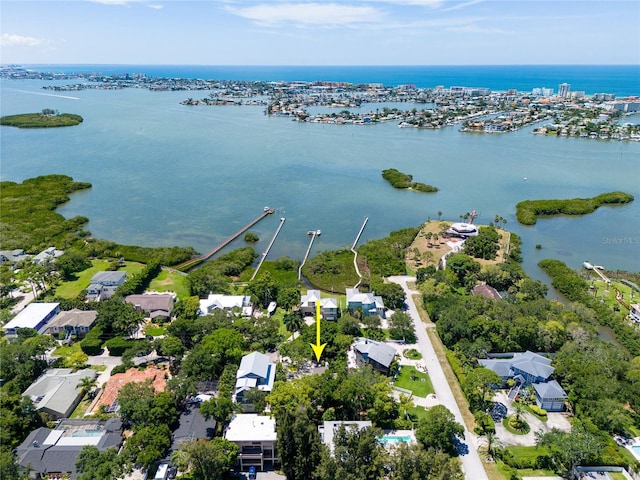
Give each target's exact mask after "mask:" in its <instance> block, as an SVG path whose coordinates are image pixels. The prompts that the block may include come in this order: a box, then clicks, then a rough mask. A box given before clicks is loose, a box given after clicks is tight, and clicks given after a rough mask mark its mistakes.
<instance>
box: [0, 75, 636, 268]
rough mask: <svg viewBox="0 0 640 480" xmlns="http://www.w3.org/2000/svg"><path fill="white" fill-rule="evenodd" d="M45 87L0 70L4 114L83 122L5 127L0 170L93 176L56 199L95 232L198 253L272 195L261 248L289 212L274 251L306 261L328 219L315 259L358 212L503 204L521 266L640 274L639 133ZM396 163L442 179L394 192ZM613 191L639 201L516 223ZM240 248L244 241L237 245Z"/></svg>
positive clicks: (380, 232) (405, 218) (417, 219)
mask: <svg viewBox="0 0 640 480" xmlns="http://www.w3.org/2000/svg"><path fill="white" fill-rule="evenodd" d="M466 83H471V82H466ZM41 86H42V83H41V82H38V81H2V83H1V84H0V87H1V91H0V94H1V103H0V105H1V113H2V115H7V114H13V113H23V112H31V111H40V110H41V109H43V108H54V109H57V110H59V111H60V112H71V113H78V114H80V115H82V116H83V117H84V119H85V121H84V123H82V124H81V125H80V126H77V127H71V128H64V129H50V130H19V129H14V128H9V127H4V128H2V129H1V130H0V135H1V136H2V138H1V143H0V148H1V152H0V153H1V165H0V166H1V168H0V177H1V178H2V180H14V181H20V180H23V179H25V178H29V177H33V176H37V175H44V174H49V173H64V174H68V175H71V176H72V177H74V178H75V179H77V180H81V181H88V182H91V183H92V184H93V188H92V189H90V190H88V191H83V192H78V193H76V194H74V195H73V196H72V200H71V201H70V202H69V203H67V204H66V205H64V206H63V207H62V208H61V209H60V210H59V211H60V212H61V213H62V214H63V215H65V216H74V215H85V216H87V217H89V218H90V220H91V221H90V223H89V225H88V229H89V230H90V231H91V232H92V233H93V234H94V235H95V236H97V237H100V238H107V239H110V240H113V241H116V242H119V243H125V244H139V245H149V246H157V245H192V246H194V247H195V248H196V249H197V250H199V251H200V252H205V251H208V250H209V249H211V248H212V247H213V246H215V245H217V244H218V243H220V242H221V241H222V240H224V239H225V238H227V237H228V236H229V235H230V234H231V233H233V232H235V231H236V230H238V229H239V228H240V227H241V226H243V225H244V224H246V223H247V222H248V221H249V220H251V219H253V218H255V217H256V216H257V215H258V214H259V213H260V212H262V209H263V207H264V206H265V205H269V206H271V207H274V208H276V209H277V212H276V214H275V215H272V216H270V217H267V218H266V219H265V220H263V221H261V222H260V223H259V224H258V225H256V226H255V227H254V228H253V229H252V231H255V232H256V233H257V234H258V235H259V236H260V239H261V241H260V242H259V243H258V244H257V246H256V250H257V251H258V252H260V251H263V250H264V249H265V248H266V245H267V244H268V242H269V240H270V239H271V236H272V234H273V232H274V231H275V229H276V227H277V225H278V223H279V222H278V219H279V218H280V217H286V219H287V220H286V223H285V225H284V227H283V229H282V231H281V233H280V235H279V237H278V240H277V241H276V242H275V244H274V246H273V249H272V251H271V253H270V258H276V257H278V256H281V255H288V256H290V257H292V258H296V259H301V258H302V256H303V255H304V252H305V250H306V247H307V245H308V241H309V239H308V236H307V232H308V231H309V230H314V229H321V230H322V236H321V237H317V238H316V240H315V242H314V245H313V249H312V252H311V254H312V256H313V255H314V254H315V253H317V252H318V251H321V250H328V249H335V248H349V247H350V246H351V244H352V242H353V240H354V238H355V236H356V234H357V233H358V230H359V229H360V226H361V224H362V221H363V219H364V218H365V217H369V222H368V224H367V227H366V229H365V231H364V233H363V236H362V238H361V242H365V241H367V240H369V239H373V238H380V237H383V236H385V235H387V234H388V233H389V232H390V231H392V230H395V229H399V228H405V227H409V226H416V225H419V224H420V223H421V222H424V221H425V220H427V219H428V218H431V219H436V218H437V212H438V211H441V212H442V217H443V218H444V219H449V220H458V219H459V216H460V215H462V214H464V213H465V212H469V211H471V210H474V209H475V210H477V212H478V213H479V217H478V219H477V222H479V223H488V222H489V221H491V220H492V219H493V217H494V216H495V215H496V214H499V215H501V216H503V217H505V218H506V219H507V221H508V223H507V225H506V227H507V228H508V229H513V231H515V232H516V233H518V234H520V235H521V236H522V237H523V256H524V266H525V269H526V270H527V271H528V272H529V274H530V275H532V276H533V277H534V278H543V277H542V275H543V274H542V273H541V272H540V271H539V270H538V268H537V266H536V263H537V262H538V260H540V259H542V258H558V259H561V260H563V261H565V262H566V263H567V264H569V265H570V266H572V267H574V268H579V267H580V266H581V265H582V262H583V261H585V260H589V261H591V262H592V263H595V264H599V265H604V266H605V267H606V268H607V269H618V268H619V269H626V270H634V271H639V270H640V255H639V253H640V251H639V246H640V224H639V223H638V221H637V219H638V218H640V176H639V175H638V172H640V143H633V142H614V141H590V140H583V139H575V138H546V137H541V136H535V135H532V134H531V130H532V128H533V127H529V128H526V129H522V130H520V131H518V132H514V133H510V134H505V135H482V134H463V133H460V132H458V127H457V126H454V127H449V128H444V129H442V130H424V131H422V130H417V129H400V128H397V126H396V125H395V124H392V123H389V124H382V125H372V126H360V127H358V126H337V125H320V124H301V123H296V122H292V121H291V120H290V119H286V118H269V117H266V116H265V115H264V114H263V108H261V107H250V106H246V107H232V106H229V107H186V106H182V105H180V104H179V102H180V101H181V100H183V99H185V98H187V97H188V96H194V97H196V98H200V96H201V97H205V96H206V95H207V92H148V91H146V90H135V89H129V90H121V91H95V90H87V91H80V92H63V95H62V96H55V95H54V96H50V95H51V93H49V92H45V91H43V90H42V89H41V88H40V87H41ZM602 90H606V88H605V87H603V88H602ZM43 93H45V95H43ZM65 97H72V98H65ZM372 108H373V107H372ZM390 167H393V168H397V169H398V170H401V171H403V172H407V173H411V174H413V176H414V179H415V180H416V181H421V182H424V183H428V184H431V185H435V186H437V187H439V188H440V191H439V192H438V193H436V194H419V193H415V192H407V191H399V190H395V189H393V188H392V187H390V186H389V185H388V184H387V183H386V182H385V181H384V180H383V179H382V177H381V171H382V170H383V169H386V168H390ZM525 177H526V180H524V178H525ZM613 190H623V191H626V192H628V193H631V194H633V195H635V197H636V199H637V200H636V201H635V202H633V203H632V204H629V205H626V206H623V207H615V208H608V207H603V208H601V209H599V210H597V211H596V212H595V213H593V214H591V215H586V216H583V217H575V218H568V217H557V218H552V219H540V220H539V221H538V223H537V224H536V225H535V226H533V227H523V226H520V225H518V224H517V223H516V221H515V217H514V214H515V205H516V203H517V202H519V201H521V200H525V199H545V198H573V197H590V196H593V195H597V194H600V193H603V192H608V191H613ZM536 244H540V245H542V249H541V250H536V249H535V248H534V247H535V245H536ZM242 245H244V243H243V241H242V240H241V239H239V240H237V241H236V242H234V243H233V244H232V245H231V247H239V246H242Z"/></svg>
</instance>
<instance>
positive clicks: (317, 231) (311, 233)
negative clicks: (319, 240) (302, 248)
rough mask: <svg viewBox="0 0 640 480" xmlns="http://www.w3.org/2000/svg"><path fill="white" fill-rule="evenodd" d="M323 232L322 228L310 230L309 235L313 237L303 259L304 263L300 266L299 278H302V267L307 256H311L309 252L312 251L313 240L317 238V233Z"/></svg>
mask: <svg viewBox="0 0 640 480" xmlns="http://www.w3.org/2000/svg"><path fill="white" fill-rule="evenodd" d="M321 233H322V232H321V231H320V230H309V231H308V232H307V235H309V236H310V237H311V240H309V246H308V247H307V253H305V254H304V258H303V259H302V263H301V264H300V266H299V267H298V280H301V279H302V267H304V264H305V262H306V261H307V258H309V252H310V251H311V246H312V245H313V241H314V240H315V239H316V235H320V234H321Z"/></svg>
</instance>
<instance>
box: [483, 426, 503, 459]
mask: <svg viewBox="0 0 640 480" xmlns="http://www.w3.org/2000/svg"><path fill="white" fill-rule="evenodd" d="M483 436H484V439H485V441H486V443H487V444H486V446H485V448H486V452H485V454H486V456H487V458H494V457H495V453H496V450H498V449H499V448H502V442H501V441H500V439H499V438H498V436H497V435H496V432H495V430H489V431H488V432H486V433H485V434H484V435H483Z"/></svg>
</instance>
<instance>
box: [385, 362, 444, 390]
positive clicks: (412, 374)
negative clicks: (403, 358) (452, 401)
mask: <svg viewBox="0 0 640 480" xmlns="http://www.w3.org/2000/svg"><path fill="white" fill-rule="evenodd" d="M394 385H395V386H396V387H400V388H406V389H407V390H411V391H412V392H413V394H414V395H415V396H416V397H426V396H427V395H429V394H430V393H434V392H435V390H434V389H433V385H431V380H429V375H427V374H426V373H422V372H419V371H418V370H416V368H415V367H412V366H408V365H403V366H402V367H401V368H400V373H399V374H398V378H397V379H396V381H395V382H394Z"/></svg>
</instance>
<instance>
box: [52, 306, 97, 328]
mask: <svg viewBox="0 0 640 480" xmlns="http://www.w3.org/2000/svg"><path fill="white" fill-rule="evenodd" d="M97 317H98V312H96V311H95V310H78V309H77V308H74V309H73V310H68V311H63V312H60V313H58V315H56V316H55V317H54V318H53V320H51V321H50V322H49V323H47V327H48V328H51V327H64V326H66V325H69V326H72V327H87V328H89V327H91V326H92V325H93V324H94V323H95V321H96V318H97Z"/></svg>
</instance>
